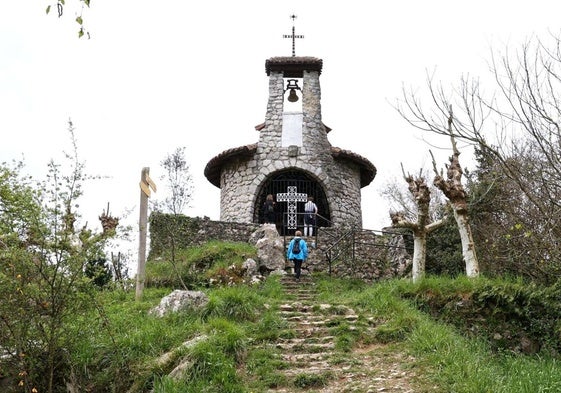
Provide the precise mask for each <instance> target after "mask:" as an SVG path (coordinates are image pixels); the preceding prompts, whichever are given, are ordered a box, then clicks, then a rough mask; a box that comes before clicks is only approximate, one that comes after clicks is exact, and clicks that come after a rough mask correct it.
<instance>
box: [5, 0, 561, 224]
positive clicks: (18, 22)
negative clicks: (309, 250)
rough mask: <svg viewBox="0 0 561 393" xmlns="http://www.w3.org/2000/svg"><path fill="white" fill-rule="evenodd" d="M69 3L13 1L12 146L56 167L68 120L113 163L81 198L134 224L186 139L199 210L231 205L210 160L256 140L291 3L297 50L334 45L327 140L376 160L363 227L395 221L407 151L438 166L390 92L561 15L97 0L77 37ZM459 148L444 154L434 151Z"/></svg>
mask: <svg viewBox="0 0 561 393" xmlns="http://www.w3.org/2000/svg"><path fill="white" fill-rule="evenodd" d="M51 1H52V2H53V3H54V1H55V0H51ZM67 3H68V6H67V8H66V11H65V15H64V16H63V17H62V18H60V19H59V18H57V17H56V16H55V12H52V14H51V15H46V14H45V8H46V6H47V5H48V4H49V0H45V1H37V0H17V1H10V2H8V1H4V2H3V4H2V5H1V9H0V133H1V136H2V140H1V142H0V160H2V161H5V160H9V159H12V158H16V159H19V158H21V157H22V155H23V157H24V159H25V162H26V164H27V170H28V171H30V172H32V173H37V174H40V173H44V172H45V169H46V165H47V162H48V161H49V159H51V158H53V159H55V160H57V161H59V162H61V161H62V158H61V157H62V151H63V150H66V151H68V150H69V135H68V131H67V122H68V119H69V118H71V119H72V121H73V123H74V125H75V127H76V136H77V141H78V149H79V154H80V157H81V159H82V160H83V161H84V162H85V164H86V172H87V173H89V174H91V175H102V176H107V177H108V178H106V179H104V180H99V181H97V182H95V183H92V184H90V185H89V186H88V187H87V189H86V194H85V196H84V198H83V201H82V206H83V209H84V210H83V212H82V213H83V214H84V218H85V220H87V221H88V222H89V223H90V226H94V227H95V226H98V227H99V222H98V221H97V216H98V215H99V214H100V213H101V211H102V210H103V209H104V208H105V207H106V205H107V203H108V202H109V203H111V211H112V213H114V214H116V215H118V216H119V215H124V212H125V211H127V210H131V214H130V216H129V220H130V223H131V224H132V225H136V223H137V221H138V204H139V193H140V191H139V187H138V181H139V178H140V172H141V170H142V168H143V167H149V168H150V174H151V177H152V179H153V180H154V181H155V182H156V184H158V183H159V176H160V175H162V172H161V166H160V161H161V160H162V159H163V158H164V157H165V155H166V154H168V153H171V152H173V151H174V150H175V149H176V148H177V147H181V146H185V147H186V155H187V160H188V163H189V165H190V168H191V174H192V176H193V180H194V186H195V194H194V198H193V200H192V203H191V208H190V209H189V210H188V211H187V213H188V214H189V215H192V216H208V217H210V218H211V219H216V220H217V219H219V197H220V190H219V189H218V188H216V187H214V186H213V185H211V184H210V183H209V182H208V181H207V180H206V178H205V177H204V174H203V171H204V167H205V165H206V164H207V162H208V161H209V160H210V159H211V158H213V157H214V156H215V155H217V154H219V153H221V152H222V151H224V150H226V149H230V148H233V147H238V146H242V145H246V144H250V143H255V142H257V140H258V132H257V131H255V129H254V126H255V125H257V124H260V123H262V122H263V121H264V118H265V112H266V105H267V98H268V79H267V75H266V74H265V60H266V59H268V58H270V57H274V56H290V55H291V42H290V40H288V39H283V38H282V36H283V34H290V32H291V28H292V21H291V19H290V15H291V14H293V13H294V14H296V15H297V19H296V33H297V34H303V35H304V36H305V38H304V39H301V40H297V43H296V55H297V56H314V57H318V58H321V59H323V71H322V74H321V77H320V83H321V88H322V102H321V105H322V117H323V122H324V123H325V124H326V125H327V126H329V127H330V128H332V131H331V132H330V133H329V136H328V137H329V140H330V142H331V144H332V145H333V146H337V147H340V148H343V149H346V150H350V151H352V152H354V153H357V154H360V155H362V156H363V157H365V158H367V159H369V160H370V161H371V162H372V163H373V164H374V165H375V166H376V168H377V170H378V175H377V176H376V178H375V179H374V181H373V182H372V183H371V184H370V185H369V186H368V187H366V188H364V189H363V190H362V191H363V192H362V207H363V224H364V227H365V228H367V229H379V228H381V227H383V226H386V225H388V224H389V218H388V207H387V205H386V204H385V201H384V200H383V199H382V198H381V197H380V192H381V191H382V189H383V188H384V186H385V184H386V183H387V182H388V181H391V180H392V179H393V178H399V177H400V174H401V169H400V163H403V164H404V166H405V168H406V170H408V171H411V172H412V173H416V172H417V171H418V170H419V168H421V167H429V164H430V161H429V156H428V149H429V146H428V145H426V144H424V143H423V142H422V141H421V140H420V138H419V134H418V132H417V131H416V130H415V129H412V128H411V126H409V125H408V124H407V123H406V122H405V121H404V120H403V119H402V118H401V117H400V116H399V115H398V114H397V113H396V111H395V110H394V109H393V108H392V106H391V105H390V103H393V102H395V100H396V99H398V98H400V97H401V89H402V86H403V85H405V86H412V87H421V86H423V81H424V79H425V74H426V70H434V69H435V68H436V71H437V75H438V79H439V80H442V82H443V83H444V84H447V83H456V82H457V81H458V79H459V77H460V76H461V75H462V74H466V73H469V74H471V75H483V74H486V72H487V65H486V64H487V63H486V62H487V61H488V60H489V58H490V57H489V55H490V50H491V48H495V49H498V50H502V49H504V46H505V45H507V44H508V45H510V46H511V47H513V48H518V47H519V46H520V44H522V42H523V41H524V40H525V39H527V38H528V37H529V36H530V35H532V34H537V35H539V36H544V35H546V34H548V31H552V32H558V31H559V29H560V27H561V26H560V22H559V15H561V2H559V1H554V0H551V1H542V0H534V1H531V2H530V1H503V0H500V1H497V0H487V1H481V0H472V1H469V2H468V1H461V2H460V1H450V0H447V1H435V0H425V1H418V0H401V1H399V0H398V1H386V2H374V1H353V0H349V1H346V2H335V1H333V2H328V1H324V0H323V1H322V0H300V1H296V0H285V1H264V0H260V1H237V2H233V1H226V0H218V1H196V2H194V1H193V2H192V1H185V0H182V1H179V0H170V1H165V2H155V1H142V0H135V1H132V0H118V1H101V0H94V1H92V8H91V9H88V10H86V11H84V13H83V19H84V21H85V26H86V28H87V29H88V30H89V32H90V34H91V38H90V39H87V38H86V37H83V38H81V39H78V38H77V31H78V25H77V24H76V23H75V22H74V19H75V15H76V12H77V11H79V10H78V9H77V7H76V4H77V3H78V1H77V0H67ZM53 11H54V10H53ZM441 145H442V146H446V145H447V141H442V144H441ZM448 155H449V152H447V151H440V152H438V153H437V159H438V160H439V162H438V164H439V165H442V166H443V165H444V163H445V162H446V157H447V156H448ZM158 185H160V186H163V184H158ZM155 196H156V197H158V196H160V197H163V196H164V190H163V189H161V190H159V192H158V193H157V194H155Z"/></svg>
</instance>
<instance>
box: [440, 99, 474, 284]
mask: <svg viewBox="0 0 561 393" xmlns="http://www.w3.org/2000/svg"><path fill="white" fill-rule="evenodd" d="M453 121H454V118H453V114H452V108H450V112H449V115H448V130H449V132H450V141H451V142H452V156H451V157H450V159H449V161H450V164H448V165H446V178H444V175H443V172H442V170H441V171H440V172H438V170H437V168H436V162H435V160H434V156H433V159H432V165H433V170H434V174H435V178H434V185H435V186H436V187H438V189H439V190H440V191H442V193H443V194H444V195H446V198H448V200H449V201H450V205H451V206H452V211H453V213H454V218H455V220H456V223H457V224H458V231H459V233H460V239H461V241H462V255H463V257H464V262H465V265H466V275H467V276H468V277H477V276H478V275H479V261H478V260H477V253H476V251H475V243H474V241H473V234H472V232H471V226H470V223H469V215H468V197H467V192H466V191H465V189H464V186H463V185H462V175H463V170H462V167H461V165H460V159H459V157H460V151H459V150H458V147H457V146H456V140H455V139H454V134H453V133H452V123H453ZM431 155H432V153H431Z"/></svg>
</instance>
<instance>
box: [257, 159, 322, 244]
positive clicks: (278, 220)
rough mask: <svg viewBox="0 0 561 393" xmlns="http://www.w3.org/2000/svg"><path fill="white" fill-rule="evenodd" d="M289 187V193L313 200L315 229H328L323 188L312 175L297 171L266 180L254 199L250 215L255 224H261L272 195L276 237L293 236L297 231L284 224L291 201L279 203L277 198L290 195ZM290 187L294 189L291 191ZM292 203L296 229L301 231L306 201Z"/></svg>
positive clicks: (280, 173) (283, 172)
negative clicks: (315, 214) (266, 202)
mask: <svg viewBox="0 0 561 393" xmlns="http://www.w3.org/2000/svg"><path fill="white" fill-rule="evenodd" d="M289 187H291V188H290V190H292V191H295V193H296V194H299V195H300V194H306V195H311V196H312V197H314V202H315V203H316V205H317V207H318V217H317V223H316V225H317V226H318V227H328V226H331V212H330V208H329V203H328V201H327V196H326V195H325V192H324V190H323V188H322V186H321V185H320V184H319V183H318V182H317V181H316V180H315V179H314V178H313V177H312V176H310V175H308V174H307V173H306V172H304V171H300V170H283V171H278V172H275V173H274V174H273V175H271V176H270V177H269V178H268V179H266V180H265V182H264V183H263V186H262V188H261V191H260V192H259V195H258V196H257V199H256V203H255V207H254V214H253V217H254V222H259V223H263V222H264V217H263V211H262V210H263V209H262V206H263V203H264V202H265V199H266V198H267V195H268V194H272V195H273V199H274V201H275V202H276V209H275V225H276V226H277V230H278V232H279V234H281V236H285V235H293V234H294V232H295V230H296V229H295V228H289V226H293V225H287V218H288V214H289V203H291V202H280V201H278V199H277V194H286V193H287V192H289ZM293 187H296V188H295V189H294V188H293ZM293 203H294V202H293ZM294 204H295V208H296V217H295V219H296V227H297V229H300V230H302V224H303V217H304V204H305V202H295V203H294ZM293 207H294V205H293Z"/></svg>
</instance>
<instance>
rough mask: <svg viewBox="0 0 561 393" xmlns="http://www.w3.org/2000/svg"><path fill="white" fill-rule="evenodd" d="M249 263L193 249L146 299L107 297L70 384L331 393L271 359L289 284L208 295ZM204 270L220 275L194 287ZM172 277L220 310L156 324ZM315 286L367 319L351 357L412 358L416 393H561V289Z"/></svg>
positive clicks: (346, 337)
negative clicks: (373, 353)
mask: <svg viewBox="0 0 561 393" xmlns="http://www.w3.org/2000/svg"><path fill="white" fill-rule="evenodd" d="M250 254H251V250H248V249H247V248H246V246H245V245H243V246H240V245H232V244H219V243H213V244H211V245H209V246H206V247H202V248H198V249H193V250H188V251H185V252H184V253H183V254H181V255H182V257H181V258H180V259H181V261H175V264H176V269H175V270H173V269H172V268H171V266H170V262H169V261H165V260H161V261H158V262H157V265H153V266H151V267H149V272H150V274H149V276H150V280H149V283H152V284H151V285H148V286H147V288H146V289H145V292H144V296H143V299H142V301H140V302H136V301H135V300H134V297H135V294H134V291H132V290H130V291H123V290H107V291H102V292H100V293H99V295H98V298H97V302H98V307H97V311H96V312H95V313H92V314H91V315H90V316H89V318H85V319H81V320H76V321H75V323H74V325H73V329H74V330H75V332H74V333H75V336H76V337H78V338H79V342H80V346H79V348H78V350H77V351H75V352H74V353H72V354H70V356H72V364H73V365H74V367H73V370H72V373H71V376H72V379H71V381H70V382H71V383H72V384H73V386H75V387H76V388H77V391H87V392H130V393H134V392H151V391H153V392H156V393H164V392H165V393H173V392H182V393H185V392H193V393H195V392H196V393H200V392H266V391H267V390H268V389H269V388H273V387H275V388H277V389H279V388H282V389H285V390H284V391H294V392H298V391H310V392H312V391H318V392H319V391H327V390H319V388H318V387H317V386H314V385H313V384H306V383H302V381H300V384H299V385H294V384H293V383H291V382H289V381H287V380H285V379H283V378H282V377H281V376H280V374H279V373H278V370H279V369H281V368H286V367H290V364H286V363H282V362H280V361H279V360H278V359H277V358H275V357H274V356H271V354H270V353H269V352H268V351H264V350H263V344H264V343H274V342H275V341H276V340H278V339H279V338H281V336H282V335H287V334H290V333H287V330H286V321H285V320H283V319H282V318H281V316H280V314H279V305H280V304H282V303H283V302H284V301H286V298H287V296H288V295H287V294H286V293H285V291H284V288H283V286H282V284H281V282H280V279H279V277H278V276H270V277H268V278H267V280H265V281H264V282H262V283H259V284H256V285H254V286H247V285H244V284H236V285H231V284H230V285H220V283H221V282H222V283H224V282H228V280H225V281H224V280H223V281H221V282H218V281H212V282H214V283H215V285H213V286H209V282H211V281H210V278H211V277H212V276H213V275H216V274H219V275H220V276H223V275H225V274H227V273H226V267H227V266H231V265H232V264H234V265H235V264H239V263H241V262H242V261H243V260H244V258H246V257H248V255H250ZM166 265H167V268H165V267H166ZM193 265H198V266H199V267H204V270H206V271H208V272H210V273H208V275H206V276H203V277H200V276H198V277H196V279H193V277H195V276H196V274H195V273H194V271H193V270H192V269H191V268H190V266H193ZM233 270H235V269H233ZM173 271H175V272H181V271H183V272H185V274H184V275H183V280H184V281H187V282H188V283H189V286H190V287H191V288H190V289H198V290H202V291H203V292H205V294H206V295H207V296H208V297H209V303H208V304H207V305H206V306H205V307H203V308H202V309H200V310H190V311H186V312H182V313H177V314H173V315H167V316H165V317H163V318H158V317H155V316H151V315H149V314H148V311H149V310H150V308H152V307H153V306H155V305H157V304H158V303H159V301H160V299H161V298H162V297H163V296H165V295H167V294H169V293H170V292H171V291H172V290H173V289H178V288H179V285H178V281H176V280H174V277H173V276H174V274H175V273H170V272H173ZM159 272H160V273H159ZM213 272H214V273H213ZM180 274H181V273H180ZM313 281H314V282H315V284H316V288H317V293H318V295H317V296H318V297H317V301H318V304H319V303H330V304H333V305H340V306H348V307H352V308H353V309H354V310H356V311H357V313H360V315H361V316H362V317H360V318H359V320H358V321H357V324H356V329H353V330H349V329H337V328H336V327H334V329H333V332H332V334H334V335H337V336H338V340H337V342H338V346H337V348H336V350H338V351H340V356H341V357H344V356H345V353H348V351H349V350H350V349H351V348H353V347H358V346H363V347H366V346H369V347H375V346H376V345H378V344H379V345H380V348H382V346H383V351H389V352H391V351H397V352H399V353H402V354H404V356H403V357H402V358H401V359H403V360H402V363H403V364H401V367H402V368H403V369H405V370H409V371H408V372H406V373H405V374H404V376H403V378H410V379H411V385H412V386H415V391H416V392H458V393H461V392H466V393H467V392H493V393H500V392H504V393H515V392H521V393H522V392H527V393H535V392H558V391H561V378H559V375H561V364H560V361H559V356H558V350H559V341H560V340H559V338H560V334H561V330H560V325H559V315H560V314H559V307H560V306H559V303H560V302H559V300H560V299H561V298H560V297H559V293H560V291H559V288H557V287H552V288H533V287H529V286H527V285H524V283H522V282H517V281H496V280H495V281H490V280H486V279H484V278H481V279H477V280H468V279H466V278H458V279H448V278H427V279H425V280H422V281H421V282H419V283H416V284H413V283H411V282H410V281H408V280H392V281H386V282H380V283H376V284H373V285H368V284H365V283H363V282H359V281H355V280H344V279H335V278H330V277H328V276H327V275H323V274H318V275H314V276H313ZM524 343H526V344H524ZM528 343H529V344H528ZM389 352H388V353H389ZM375 366H376V365H374V367H375ZM170 373H172V375H170Z"/></svg>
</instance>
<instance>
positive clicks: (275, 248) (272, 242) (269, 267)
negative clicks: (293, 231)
mask: <svg viewBox="0 0 561 393" xmlns="http://www.w3.org/2000/svg"><path fill="white" fill-rule="evenodd" d="M249 243H251V244H253V245H255V247H256V248H257V260H258V267H257V269H258V270H259V272H261V273H270V272H272V271H275V270H282V269H284V265H285V252H286V251H285V247H284V241H283V238H282V237H281V236H280V235H279V233H278V231H277V228H276V226H275V225H274V224H263V225H262V226H261V227H259V229H257V230H256V231H255V232H254V233H252V234H251V236H250V239H249Z"/></svg>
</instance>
